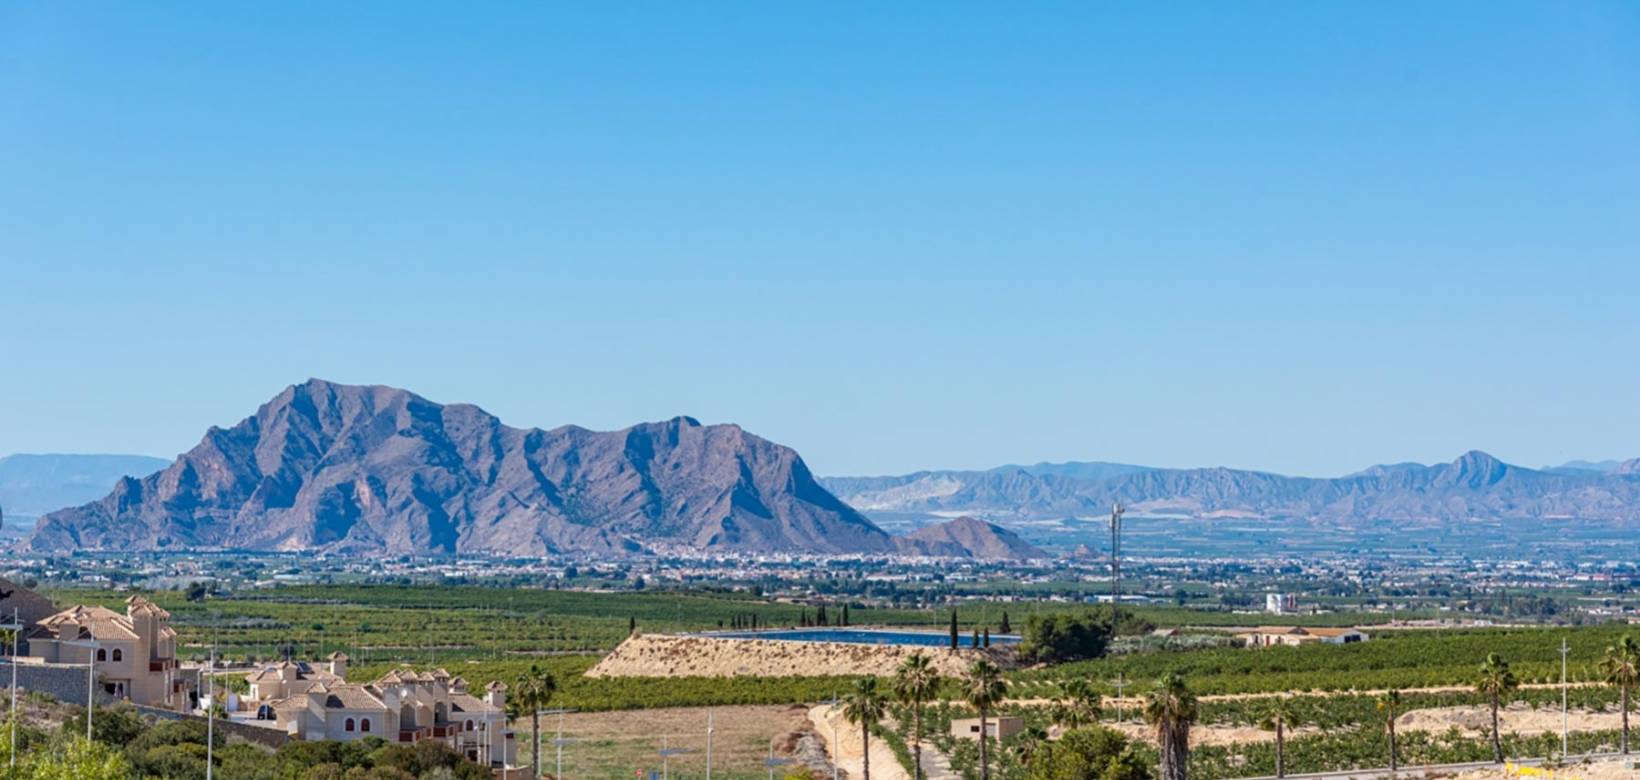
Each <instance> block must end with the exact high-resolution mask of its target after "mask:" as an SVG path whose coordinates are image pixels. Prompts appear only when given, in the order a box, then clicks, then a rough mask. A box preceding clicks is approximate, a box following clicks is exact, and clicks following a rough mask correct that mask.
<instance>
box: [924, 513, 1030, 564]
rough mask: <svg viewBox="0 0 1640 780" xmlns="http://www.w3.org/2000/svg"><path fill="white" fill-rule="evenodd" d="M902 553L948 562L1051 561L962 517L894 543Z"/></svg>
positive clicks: (1004, 533)
mask: <svg viewBox="0 0 1640 780" xmlns="http://www.w3.org/2000/svg"><path fill="white" fill-rule="evenodd" d="M895 541H896V542H897V543H899V544H900V547H901V549H902V550H903V551H905V552H907V553H920V554H923V555H934V556H940V557H946V558H978V559H981V560H1026V559H1031V558H1049V557H1052V556H1050V555H1048V554H1047V553H1046V552H1043V551H1042V550H1041V549H1040V548H1038V547H1036V546H1035V545H1032V544H1031V543H1030V542H1027V541H1025V540H1024V539H1021V538H1020V537H1019V534H1016V533H1014V532H1013V531H1010V530H1008V529H1006V528H1003V527H1001V526H997V525H993V524H991V523H987V522H985V521H984V520H978V519H975V518H972V517H959V518H957V519H955V520H949V521H946V522H944V523H939V524H937V525H929V526H924V527H922V528H919V529H917V530H915V531H912V532H911V533H908V534H906V535H905V536H901V537H898V538H896V539H895Z"/></svg>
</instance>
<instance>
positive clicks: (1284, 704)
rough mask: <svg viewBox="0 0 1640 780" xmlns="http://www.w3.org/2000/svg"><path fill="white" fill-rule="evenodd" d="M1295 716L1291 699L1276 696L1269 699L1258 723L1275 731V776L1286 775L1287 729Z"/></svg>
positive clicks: (1260, 726) (1261, 726)
mask: <svg viewBox="0 0 1640 780" xmlns="http://www.w3.org/2000/svg"><path fill="white" fill-rule="evenodd" d="M1295 718H1296V715H1295V714H1294V708H1293V700H1292V699H1290V698H1288V697H1286V696H1277V697H1275V698H1274V699H1271V700H1270V706H1269V708H1268V709H1266V710H1265V711H1264V717H1263V719H1261V720H1260V721H1259V723H1258V725H1259V728H1261V729H1265V730H1268V731H1274V732H1275V733H1276V777H1286V776H1287V729H1288V728H1290V727H1291V726H1292V725H1293V721H1294V720H1295Z"/></svg>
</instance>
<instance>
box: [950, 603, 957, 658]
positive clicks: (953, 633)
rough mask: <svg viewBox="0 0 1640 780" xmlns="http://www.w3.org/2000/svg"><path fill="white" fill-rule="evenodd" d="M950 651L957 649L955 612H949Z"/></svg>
mask: <svg viewBox="0 0 1640 780" xmlns="http://www.w3.org/2000/svg"><path fill="white" fill-rule="evenodd" d="M951 649H952V650H955V649H957V611H956V610H954V609H953V610H951Z"/></svg>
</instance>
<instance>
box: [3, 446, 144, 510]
mask: <svg viewBox="0 0 1640 780" xmlns="http://www.w3.org/2000/svg"><path fill="white" fill-rule="evenodd" d="M170 463H171V462H170V461H168V460H165V459H163V458H150V457H148V456H146V455H7V456H5V457H0V509H3V510H4V511H5V512H6V513H7V514H9V515H11V516H13V517H16V516H26V517H38V516H39V515H43V514H45V513H47V512H50V511H52V510H53V509H61V508H63V507H65V506H74V505H77V504H83V503H85V502H87V501H91V500H94V499H96V498H97V497H98V496H101V495H103V494H104V493H107V492H108V486H109V485H112V484H114V480H117V479H119V478H121V477H124V476H128V475H130V476H142V475H146V474H152V473H154V472H156V471H159V470H160V469H162V468H165V467H166V466H168V465H170Z"/></svg>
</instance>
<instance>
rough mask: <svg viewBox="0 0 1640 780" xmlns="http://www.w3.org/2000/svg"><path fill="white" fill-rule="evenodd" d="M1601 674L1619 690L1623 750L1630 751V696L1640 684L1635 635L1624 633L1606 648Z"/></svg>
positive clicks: (1639, 648)
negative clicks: (1615, 642)
mask: <svg viewBox="0 0 1640 780" xmlns="http://www.w3.org/2000/svg"><path fill="white" fill-rule="evenodd" d="M1600 674H1601V676H1602V677H1604V678H1605V680H1606V682H1607V684H1609V685H1612V686H1614V687H1616V688H1617V690H1618V709H1619V710H1621V711H1622V713H1623V734H1622V739H1621V742H1622V748H1621V749H1622V751H1623V754H1624V755H1627V754H1628V752H1629V697H1630V692H1631V691H1633V690H1634V688H1635V686H1637V685H1640V642H1636V641H1635V640H1634V637H1633V636H1630V635H1628V634H1624V635H1623V638H1622V639H1619V640H1617V644H1615V645H1612V646H1611V647H1608V648H1606V655H1605V657H1603V658H1601V659H1600Z"/></svg>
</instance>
